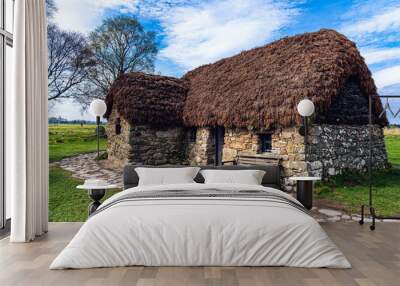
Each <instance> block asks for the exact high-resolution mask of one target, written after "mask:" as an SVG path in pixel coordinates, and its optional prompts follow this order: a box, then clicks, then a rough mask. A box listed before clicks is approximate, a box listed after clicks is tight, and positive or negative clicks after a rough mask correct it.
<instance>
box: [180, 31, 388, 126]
mask: <svg viewBox="0 0 400 286" xmlns="http://www.w3.org/2000/svg"><path fill="white" fill-rule="evenodd" d="M350 77H352V78H357V79H358V81H359V85H360V89H361V91H362V92H363V94H364V95H365V96H368V95H369V94H371V95H373V110H374V114H375V115H377V114H380V113H381V111H382V105H381V102H380V99H379V98H378V97H377V91H376V87H375V84H374V81H373V79H372V78H371V73H370V71H369V69H368V67H367V65H366V64H365V62H364V59H363V58H362V57H361V55H360V53H359V51H358V50H357V47H356V45H355V44H354V43H353V42H351V41H350V40H349V39H347V38H346V37H345V36H343V35H341V34H339V33H338V32H336V31H333V30H320V31H318V32H315V33H305V34H302V35H298V36H294V37H287V38H283V39H281V40H279V41H276V42H273V43H271V44H268V45H266V46H263V47H260V48H255V49H252V50H249V51H245V52H242V53H240V54H238V55H236V56H233V57H230V58H226V59H222V60H220V61H218V62H216V63H214V64H209V65H205V66H201V67H199V68H197V69H195V70H193V71H190V72H188V73H187V74H186V75H185V76H184V79H187V80H188V81H189V82H190V88H189V92H188V96H187V99H186V104H185V109H184V113H183V114H184V122H185V124H186V125H189V126H215V125H221V126H225V127H255V128H263V129H269V128H273V127H276V126H281V127H288V126H293V125H296V124H300V123H301V118H300V116H299V115H298V114H297V111H296V105H297V103H298V102H299V101H300V100H301V99H303V98H305V97H308V98H310V99H311V100H312V101H313V102H314V104H315V106H316V111H317V113H321V112H324V111H326V110H327V109H328V108H329V106H330V105H331V103H332V102H333V100H334V99H335V97H336V96H337V94H338V93H339V91H340V89H341V87H342V86H343V85H344V84H345V82H346V81H347V80H348V79H349V78H350ZM380 123H381V124H382V125H385V124H387V119H386V118H382V119H381V120H380Z"/></svg>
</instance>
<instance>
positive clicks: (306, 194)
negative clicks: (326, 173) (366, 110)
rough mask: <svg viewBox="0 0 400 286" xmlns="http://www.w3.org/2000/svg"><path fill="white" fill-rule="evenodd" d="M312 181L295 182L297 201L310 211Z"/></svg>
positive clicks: (311, 204)
mask: <svg viewBox="0 0 400 286" xmlns="http://www.w3.org/2000/svg"><path fill="white" fill-rule="evenodd" d="M313 186H314V184H313V181H297V200H298V201H299V202H300V203H302V204H303V206H304V207H305V208H306V209H308V210H310V209H311V208H312V206H313Z"/></svg>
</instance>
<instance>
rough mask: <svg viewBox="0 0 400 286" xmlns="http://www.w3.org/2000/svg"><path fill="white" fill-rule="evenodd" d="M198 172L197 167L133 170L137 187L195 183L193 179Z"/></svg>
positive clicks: (142, 168) (140, 168)
mask: <svg viewBox="0 0 400 286" xmlns="http://www.w3.org/2000/svg"><path fill="white" fill-rule="evenodd" d="M199 170H200V168H199V167H184V168H144V167H137V168H135V171H136V173H137V174H138V176H139V183H138V185H139V186H150V185H170V184H188V183H195V181H194V180H193V179H194V178H195V177H196V175H197V173H198V172H199Z"/></svg>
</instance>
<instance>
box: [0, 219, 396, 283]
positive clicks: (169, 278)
mask: <svg viewBox="0 0 400 286" xmlns="http://www.w3.org/2000/svg"><path fill="white" fill-rule="evenodd" d="M81 225H82V224H81V223H50V227H49V229H50V231H49V233H48V234H46V235H45V236H43V237H41V238H39V239H37V240H35V241H34V242H32V243H27V244H17V243H16V244H11V243H9V241H8V238H4V239H2V240H0V285H2V286H9V285H10V286H18V285H23V286H24V285H29V286H36V285H40V286H46V285H51V286H54V285H57V286H62V285H66V286H72V285H84V286H88V285H96V286H99V285H136V286H164V285H165V286H181V285H182V286H184V285H190V286H192V285H193V286H216V285H218V286H219V285H226V286H250V285H251V286H266V285H274V286H279V285H289V286H292V285H299V286H303V285H304V286H317V285H329V286H331V285H346V286H351V285H355V286H364V285H365V286H380V285H382V286H391V285H393V286H398V285H400V284H399V278H398V274H399V273H400V223H396V222H393V223H389V222H387V223H380V224H378V225H377V229H376V231H374V232H372V231H370V230H369V228H368V225H364V226H360V225H358V224H357V223H355V222H354V223H353V222H336V223H324V224H322V226H323V228H324V229H325V230H326V231H327V233H328V234H329V236H330V237H331V239H332V240H333V241H334V242H335V243H336V244H337V245H338V247H339V248H340V249H341V250H342V251H343V252H344V254H345V255H346V257H347V258H348V259H349V260H350V262H351V263H352V265H353V268H352V269H346V270H343V269H306V268H289V267H120V268H102V269H86V270H53V271H50V270H48V267H49V264H50V263H51V261H52V260H53V259H54V258H55V256H56V255H57V254H58V253H59V252H60V251H61V250H62V249H63V248H64V247H65V246H66V244H67V243H68V241H69V240H71V238H72V237H73V236H74V234H75V233H76V232H77V231H78V229H79V228H80V227H81Z"/></svg>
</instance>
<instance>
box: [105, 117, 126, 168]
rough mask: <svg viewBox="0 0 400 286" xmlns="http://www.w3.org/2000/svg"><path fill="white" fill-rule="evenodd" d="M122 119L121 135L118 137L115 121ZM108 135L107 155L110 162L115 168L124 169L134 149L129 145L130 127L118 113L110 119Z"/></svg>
mask: <svg viewBox="0 0 400 286" xmlns="http://www.w3.org/2000/svg"><path fill="white" fill-rule="evenodd" d="M117 118H120V119H121V134H119V135H117V134H116V130H115V121H116V119H117ZM106 134H107V153H108V160H109V161H110V162H111V163H112V164H113V165H115V166H118V167H123V166H125V165H126V164H127V163H128V161H129V156H130V153H131V151H132V147H131V145H130V144H129V136H130V125H129V123H128V122H127V121H126V120H125V119H124V118H123V117H120V116H119V115H118V114H117V112H116V111H113V112H112V113H111V115H110V117H109V118H108V123H107V126H106Z"/></svg>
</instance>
